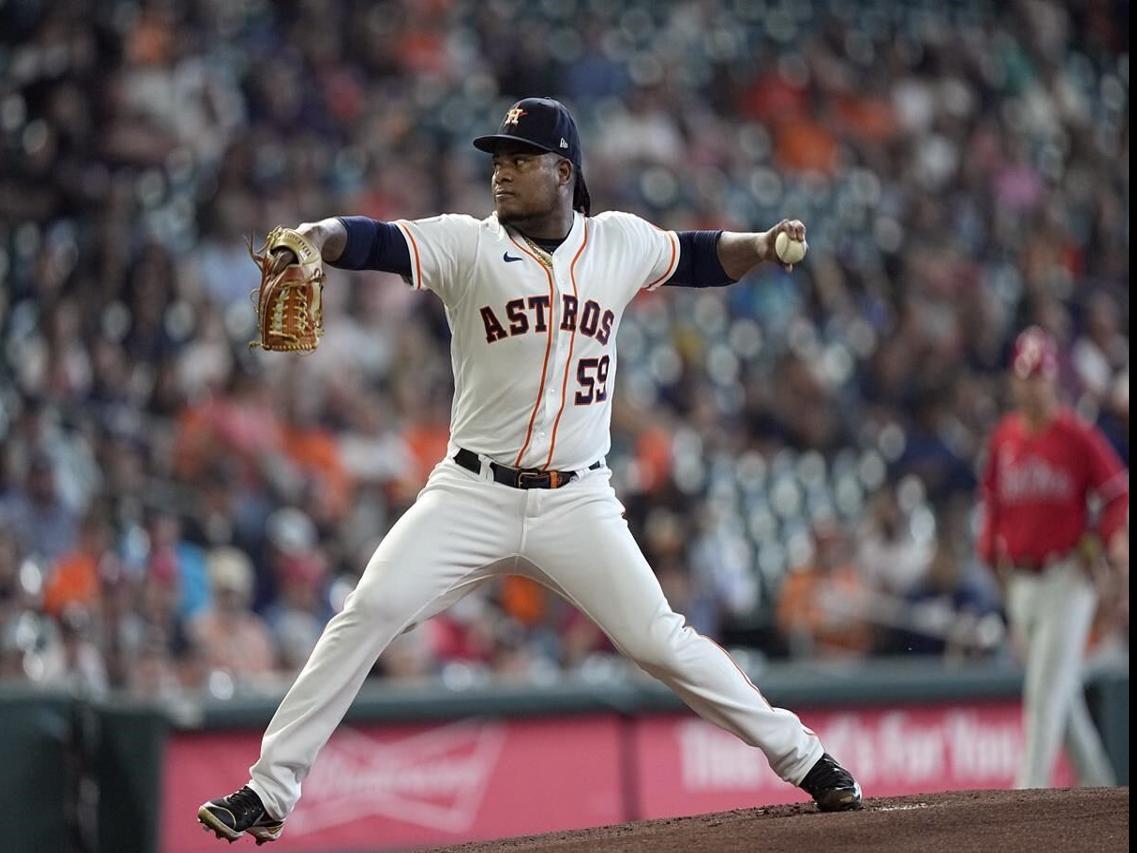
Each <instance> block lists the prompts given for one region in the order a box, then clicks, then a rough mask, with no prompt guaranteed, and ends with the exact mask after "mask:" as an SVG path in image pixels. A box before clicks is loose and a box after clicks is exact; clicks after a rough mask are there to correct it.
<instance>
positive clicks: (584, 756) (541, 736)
mask: <svg viewBox="0 0 1137 853" xmlns="http://www.w3.org/2000/svg"><path fill="white" fill-rule="evenodd" d="M619 726H620V723H619V720H618V719H617V718H616V717H615V716H600V715H597V716H591V717H569V718H559V719H550V718H542V719H535V720H524V721H492V720H471V721H460V722H453V723H442V724H435V725H416V726H382V727H379V726H375V727H372V726H363V727H352V726H347V725H345V726H341V727H340V729H339V730H338V731H337V732H336V734H335V735H333V736H332V739H331V740H330V741H328V744H327V746H325V747H324V750H323V751H322V752H321V753H320V757H319V759H318V760H317V761H316V764H315V766H314V767H313V769H312V773H311V774H310V775H309V776H308V778H307V779H305V780H304V795H303V797H302V798H301V800H300V804H299V805H298V806H297V808H296V810H295V811H294V812H293V813H292V815H291V816H290V817H289V818H288V822H287V824H286V825H285V831H284V835H283V836H281V838H280V840H279V841H277V842H275V843H274V845H273V850H280V851H287V850H295V851H302V850H308V851H317V850H319V851H335V850H353V851H357V850H384V849H400V848H408V847H416V846H424V845H434V844H446V843H452V842H457V841H465V840H470V839H479V838H497V837H501V836H507V835H519V834H528V833H535V832H544V831H547V830H554V829H575V828H579V827H585V826H595V825H597V824H606V823H618V822H620V821H622V820H624V806H623V799H624V798H623V796H622V793H621V791H620V784H621V777H620V768H619V766H618V762H619V759H620V754H621V751H620V749H619V748H618V736H619ZM259 747H260V734H259V733H258V732H252V731H241V732H223V733H222V732H209V733H200V734H178V735H175V736H174V737H173V738H172V739H171V741H170V743H169V744H168V747H167V756H166V766H165V778H164V788H165V790H164V793H163V819H162V833H163V844H162V849H163V851H165V853H197V851H201V852H202V853H206V851H208V853H218V850H220V849H222V848H219V847H218V846H217V845H218V843H219V842H218V841H217V839H216V838H214V837H213V835H212V834H206V833H205V832H204V831H202V829H201V827H200V826H199V825H198V824H197V821H196V818H195V815H196V813H197V808H198V806H199V805H201V803H202V802H204V801H205V800H207V799H210V798H212V797H217V796H220V795H222V794H226V793H229V792H230V791H231V790H233V789H236V788H238V787H240V786H241V785H242V784H244V782H245V781H246V779H247V778H248V768H249V765H250V764H252V763H253V762H254V761H255V760H256V758H257V753H258V750H259ZM223 846H224V845H223ZM226 849H227V848H226Z"/></svg>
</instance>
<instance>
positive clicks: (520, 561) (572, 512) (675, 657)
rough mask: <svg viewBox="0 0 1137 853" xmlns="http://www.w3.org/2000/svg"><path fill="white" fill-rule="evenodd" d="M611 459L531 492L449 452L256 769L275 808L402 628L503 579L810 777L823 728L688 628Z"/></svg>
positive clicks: (271, 731) (794, 774)
mask: <svg viewBox="0 0 1137 853" xmlns="http://www.w3.org/2000/svg"><path fill="white" fill-rule="evenodd" d="M609 478H610V472H609V471H608V469H607V468H604V467H601V468H600V469H598V470H595V471H585V472H582V473H581V474H580V476H579V478H578V479H577V480H575V481H573V482H571V483H569V484H568V485H567V486H563V487H562V488H560V489H551V490H550V489H530V490H520V489H514V488H511V487H509V486H504V485H501V484H498V483H495V482H493V481H492V476H491V473H490V471H489V466H488V464H487V463H486V462H485V461H484V460H483V464H482V471H481V474H480V475H479V474H475V473H473V472H470V471H467V470H466V469H464V468H462V467H460V466H459V465H457V464H456V463H455V462H453V461H452V460H450V459H446V460H444V461H442V462H441V463H439V464H438V466H437V467H436V468H435V469H434V471H433V472H432V474H431V476H430V478H429V480H428V481H427V484H426V487H425V488H424V489H423V490H422V492H421V493H420V494H419V497H418V500H417V501H416V502H415V504H414V506H412V507H411V508H410V509H409V510H408V511H407V512H406V513H405V514H404V515H403V516H402V518H400V519H399V521H398V522H397V523H396V524H395V525H394V526H393V527H392V528H391V530H390V532H389V533H388V534H387V536H386V537H384V539H383V541H382V542H381V543H380V545H379V547H378V548H377V549H376V551H375V554H374V555H373V556H372V557H371V560H370V561H369V562H368V564H367V568H366V569H365V570H364V572H363V576H362V577H361V578H360V580H359V583H358V584H357V586H356V588H355V590H354V591H353V592H352V593H351V594H350V595H349V596H348V598H347V601H346V603H345V605H344V609H343V610H342V611H341V612H340V613H338V614H337V615H336V616H335V617H333V618H332V620H331V621H330V622H329V623H328V625H327V627H326V628H325V630H324V633H323V635H322V636H321V637H320V640H319V642H318V643H317V644H316V647H315V649H314V650H313V651H312V655H311V657H310V658H309V659H308V662H307V664H306V665H305V666H304V668H303V670H302V671H301V672H300V675H299V676H298V677H297V679H296V682H295V683H294V684H293V685H292V688H291V689H290V690H289V691H288V693H287V694H286V695H285V697H284V699H283V701H282V702H281V704H280V707H279V708H278V709H277V711H276V714H275V715H274V716H273V718H272V721H271V722H270V723H269V726H268V729H267V731H266V732H265V735H264V739H263V741H262V744H261V755H260V759H259V760H258V761H257V762H256V763H255V764H254V765H253V766H252V767H251V768H250V775H251V782H250V785H251V787H252V788H253V790H254V791H256V793H257V794H258V795H259V796H260V798H261V801H262V802H263V803H264V806H265V808H266V809H267V810H268V812H269V814H271V815H272V816H274V817H277V818H284V817H286V816H287V815H288V814H289V813H290V812H291V811H292V809H293V808H294V807H295V805H296V802H297V800H299V798H300V789H301V784H302V782H303V780H304V777H305V776H307V775H308V772H309V770H310V769H311V767H312V764H313V762H314V761H315V760H316V756H317V754H318V753H319V751H320V749H321V748H322V747H323V745H324V744H325V743H326V742H327V740H328V738H329V737H330V736H331V734H332V732H333V731H334V730H335V728H336V726H338V725H339V723H340V720H341V719H342V718H343V715H344V714H345V713H346V712H347V709H348V707H349V706H350V705H351V702H352V700H353V699H354V698H355V695H356V693H357V692H358V691H359V689H360V687H361V686H362V685H363V681H364V679H365V678H366V677H367V674H368V672H369V671H370V670H371V667H372V666H373V665H374V663H375V660H376V658H377V657H378V656H379V654H380V653H381V652H382V651H383V650H384V649H385V648H386V647H387V645H388V644H389V643H390V642H391V641H392V640H393V639H394V638H395V637H396V636H398V634H400V633H401V632H403V631H405V630H408V629H409V628H411V627H413V626H414V625H416V624H418V623H419V622H422V621H424V620H426V619H428V618H430V617H431V616H433V615H435V614H437V613H439V612H441V611H442V610H444V609H446V608H447V607H449V606H450V605H452V604H453V603H454V602H455V601H457V600H458V599H460V598H461V597H462V596H463V595H465V594H467V593H468V592H470V591H471V590H473V589H474V588H476V587H478V586H479V585H481V584H483V583H486V582H487V581H489V580H490V579H491V578H493V577H495V576H497V575H501V574H521V575H526V576H529V577H531V578H533V579H534V580H536V581H538V582H540V583H542V584H544V585H546V586H548V587H549V588H550V589H552V590H554V591H555V592H557V593H559V594H560V595H562V596H563V597H564V598H565V599H567V600H568V601H569V602H571V603H572V604H574V605H575V606H576V607H578V608H580V610H581V611H582V612H583V613H584V614H586V615H587V616H588V617H590V618H591V619H592V620H593V621H594V622H596V624H597V625H598V626H599V627H600V628H601V629H602V630H603V631H604V632H605V633H606V634H607V635H608V636H609V637H610V638H611V640H612V642H613V644H614V645H615V646H616V648H618V649H619V650H620V651H621V652H622V653H623V654H625V655H626V656H628V657H629V658H631V659H632V660H633V661H635V662H636V663H637V664H639V666H640V667H642V668H643V669H644V670H645V671H647V672H648V673H650V674H651V675H653V676H655V677H656V678H658V679H659V680H660V681H662V682H663V683H665V684H666V685H668V686H669V687H671V688H672V689H673V690H674V691H675V692H676V693H677V694H678V695H679V696H680V697H681V698H682V699H683V701H684V702H686V703H687V704H688V705H689V706H690V707H691V708H692V709H694V710H695V712H696V713H698V714H699V715H700V716H701V717H703V718H704V719H706V720H709V721H710V722H713V723H715V724H717V725H719V726H721V727H722V728H724V729H726V730H727V731H729V732H732V733H733V734H735V735H737V736H738V737H739V738H741V739H742V740H743V741H744V742H746V743H747V744H750V745H751V746H756V747H758V748H759V749H761V750H762V751H763V752H764V753H765V755H766V758H767V759H768V760H769V762H770V765H771V767H772V768H773V769H774V771H775V772H776V773H777V774H778V775H779V776H780V777H781V778H783V779H785V780H786V781H787V782H790V783H791V784H797V783H798V782H800V781H801V780H802V779H803V778H804V777H805V774H806V773H807V772H808V771H809V770H810V768H812V766H813V765H814V763H816V761H817V760H818V759H819V758H820V757H821V754H822V752H823V750H822V747H821V742H820V741H819V739H818V737H817V735H815V734H814V733H813V732H811V731H810V730H809V729H807V728H805V727H804V726H803V725H802V723H801V721H800V720H799V719H798V718H797V716H796V715H794V714H792V713H790V712H789V711H785V710H782V709H778V708H773V707H771V706H770V704H769V703H768V702H767V701H766V700H765V699H764V698H763V696H762V695H761V694H760V693H759V692H758V690H757V688H756V687H755V686H754V685H753V684H752V683H751V682H750V680H749V679H748V678H747V677H746V675H745V674H744V673H743V672H742V671H741V670H740V669H739V668H738V666H737V665H736V664H735V663H734V661H733V660H732V659H731V658H730V656H729V655H728V654H727V653H726V652H725V651H724V650H723V649H722V648H721V647H720V646H718V645H716V644H715V643H714V642H712V641H711V640H709V639H707V638H706V637H703V636H701V635H700V634H698V633H696V632H695V631H694V630H692V629H691V628H690V627H688V626H686V625H685V623H684V619H683V617H682V616H680V615H679V614H677V613H675V612H673V611H672V610H671V607H670V606H669V605H668V603H667V600H666V598H665V597H664V595H663V591H662V590H661V589H660V586H659V582H658V581H657V580H656V577H655V575H654V573H653V572H652V570H651V567H650V566H649V565H648V563H647V561H646V560H645V559H644V556H643V554H642V553H641V552H640V549H639V546H638V545H637V544H636V542H635V540H634V539H633V538H632V535H631V533H630V532H629V530H628V526H627V522H626V521H625V520H624V518H623V507H622V505H621V504H620V502H619V501H618V500H617V499H616V495H615V492H614V491H613V490H612V487H611V486H610V485H609Z"/></svg>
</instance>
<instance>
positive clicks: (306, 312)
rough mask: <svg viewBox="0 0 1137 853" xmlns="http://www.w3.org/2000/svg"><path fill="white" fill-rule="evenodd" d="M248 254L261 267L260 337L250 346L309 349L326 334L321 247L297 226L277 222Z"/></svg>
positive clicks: (258, 295) (257, 296)
mask: <svg viewBox="0 0 1137 853" xmlns="http://www.w3.org/2000/svg"><path fill="white" fill-rule="evenodd" d="M249 254H250V255H252V258H253V261H254V262H255V263H256V265H257V266H258V267H260V270H261V286H260V288H258V289H257V290H255V291H253V294H252V295H253V296H254V297H255V299H256V309H257V331H258V332H259V338H258V340H255V341H249V346H250V347H262V348H264V349H266V350H273V351H276V352H311V351H312V350H314V349H316V347H317V346H318V345H319V343H320V338H321V337H322V336H323V334H324V310H323V304H322V301H321V296H322V294H323V289H324V261H323V258H322V257H321V256H320V252H319V250H318V249H317V248H316V247H315V246H313V245H312V243H311V242H310V241H309V240H308V239H307V238H306V237H304V235H303V234H301V233H300V232H298V231H294V230H293V229H291V228H283V227H276V228H274V229H272V231H270V232H269V233H268V236H267V237H266V238H265V243H264V245H263V246H262V247H261V249H260V251H259V252H254V251H253V245H252V242H251V241H250V242H249Z"/></svg>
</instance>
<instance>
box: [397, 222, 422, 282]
mask: <svg viewBox="0 0 1137 853" xmlns="http://www.w3.org/2000/svg"><path fill="white" fill-rule="evenodd" d="M395 225H397V226H398V228H399V230H400V231H402V232H403V236H404V237H405V238H406V240H407V245H409V246H410V247H411V254H412V255H414V260H415V262H414V265H413V266H412V267H411V284H412V285H413V286H414V289H415V290H422V260H421V258H420V257H419V251H418V241H417V240H415V238H414V235H413V234H411V229H410V228H408V227H407V224H406V223H405V222H403V221H402V220H399V221H397V222H395Z"/></svg>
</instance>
